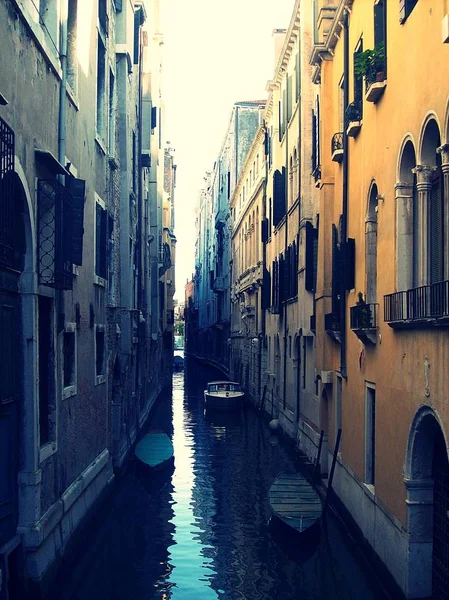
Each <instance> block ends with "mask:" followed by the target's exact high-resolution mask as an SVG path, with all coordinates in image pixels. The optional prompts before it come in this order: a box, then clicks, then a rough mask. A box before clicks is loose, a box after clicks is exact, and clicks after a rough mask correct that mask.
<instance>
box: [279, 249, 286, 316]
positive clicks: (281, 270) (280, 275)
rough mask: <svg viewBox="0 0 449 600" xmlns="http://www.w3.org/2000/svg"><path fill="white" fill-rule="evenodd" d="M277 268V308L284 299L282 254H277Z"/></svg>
mask: <svg viewBox="0 0 449 600" xmlns="http://www.w3.org/2000/svg"><path fill="white" fill-rule="evenodd" d="M278 270H279V310H280V307H281V304H282V302H284V300H286V298H285V288H284V286H285V260H284V256H283V255H282V254H281V255H280V256H279V261H278Z"/></svg>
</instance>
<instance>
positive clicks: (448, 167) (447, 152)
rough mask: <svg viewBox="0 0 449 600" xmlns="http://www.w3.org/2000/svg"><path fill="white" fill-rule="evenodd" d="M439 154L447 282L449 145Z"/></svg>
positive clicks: (444, 273)
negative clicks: (441, 172) (441, 175)
mask: <svg viewBox="0 0 449 600" xmlns="http://www.w3.org/2000/svg"><path fill="white" fill-rule="evenodd" d="M437 152H438V153H439V154H440V155H441V170H442V171H443V198H444V202H443V206H444V215H443V223H444V230H443V236H444V239H443V244H444V264H443V269H444V272H443V277H444V279H445V280H448V279H449V258H448V257H449V208H448V202H449V144H444V145H443V146H440V147H439V148H437Z"/></svg>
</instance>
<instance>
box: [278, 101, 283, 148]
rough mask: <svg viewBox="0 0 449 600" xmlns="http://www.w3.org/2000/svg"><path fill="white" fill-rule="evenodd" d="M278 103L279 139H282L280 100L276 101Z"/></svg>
mask: <svg viewBox="0 0 449 600" xmlns="http://www.w3.org/2000/svg"><path fill="white" fill-rule="evenodd" d="M278 105H279V141H281V140H282V102H281V101H279V102H278Z"/></svg>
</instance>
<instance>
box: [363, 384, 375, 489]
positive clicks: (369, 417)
mask: <svg viewBox="0 0 449 600" xmlns="http://www.w3.org/2000/svg"><path fill="white" fill-rule="evenodd" d="M375 472H376V388H375V386H374V384H372V383H367V384H366V388H365V483H366V484H368V485H372V486H374V481H375Z"/></svg>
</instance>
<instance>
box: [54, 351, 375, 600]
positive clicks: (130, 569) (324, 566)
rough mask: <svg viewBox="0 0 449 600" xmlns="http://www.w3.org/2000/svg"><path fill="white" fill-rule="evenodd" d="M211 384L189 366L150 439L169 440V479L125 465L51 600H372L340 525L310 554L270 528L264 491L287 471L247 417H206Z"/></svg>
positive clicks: (283, 458)
mask: <svg viewBox="0 0 449 600" xmlns="http://www.w3.org/2000/svg"><path fill="white" fill-rule="evenodd" d="M215 378H216V373H211V372H208V371H207V370H206V369H204V368H202V367H199V366H198V365H197V364H192V363H189V362H187V363H186V365H185V373H176V374H175V375H174V378H173V390H172V401H171V398H169V397H167V398H165V399H164V400H163V401H162V402H160V403H159V405H158V407H157V410H156V411H155V413H154V415H153V417H152V422H151V424H150V425H151V427H154V428H159V429H162V430H164V431H165V432H167V433H168V435H170V437H171V438H172V441H173V445H174V449H175V468H174V471H172V472H170V471H168V472H164V473H161V474H159V475H158V478H157V479H153V478H152V477H148V476H143V475H142V474H141V473H140V472H137V471H136V470H134V467H133V464H131V465H130V468H129V470H128V472H127V473H126V474H125V476H123V477H122V478H121V479H120V481H119V483H118V485H117V491H116V494H115V495H114V497H113V498H111V499H110V501H109V502H108V503H107V505H106V507H105V508H104V509H102V511H101V515H99V516H98V517H97V526H96V527H95V528H93V531H92V532H91V535H90V537H89V540H88V544H87V548H86V550H85V552H84V553H82V555H80V556H78V557H77V560H76V563H75V564H74V565H71V566H70V569H69V570H67V572H66V573H70V575H69V576H67V574H66V575H64V577H62V578H61V580H60V582H59V584H58V586H57V593H56V595H55V596H54V597H53V598H52V600H56V598H57V599H58V600H75V599H76V600H78V599H82V600H90V599H92V600H93V599H94V598H95V600H148V599H151V598H158V599H173V600H179V599H186V600H187V599H188V600H202V599H205V600H209V599H217V598H220V599H225V600H234V599H244V600H256V599H260V600H273V599H276V598H282V599H283V600H293V599H294V598H295V599H296V598H301V599H302V600H309V599H310V600H312V599H324V598H325V599H334V598H335V599H340V598H341V599H343V598H344V599H345V600H346V599H351V598H354V599H355V598H357V599H359V598H364V600H374V599H376V600H380V599H382V598H383V595H382V593H381V591H380V590H379V589H377V587H376V586H375V584H374V583H373V582H372V581H371V580H369V579H368V578H367V576H366V573H365V572H364V570H365V567H364V565H363V564H362V563H361V562H360V559H359V558H358V554H357V552H356V551H355V549H354V548H352V547H351V545H350V543H349V541H348V539H347V538H346V537H345V536H344V535H343V534H342V532H341V531H340V528H339V526H338V525H337V523H336V522H335V521H334V520H333V519H332V518H329V519H328V524H327V528H325V529H323V531H322V534H321V536H317V537H316V539H314V540H313V543H312V542H311V543H308V544H305V543H304V542H303V541H302V540H298V539H296V540H290V541H288V540H287V538H286V536H285V535H284V534H282V533H279V531H276V529H275V528H273V523H270V516H271V515H270V508H269V504H268V490H269V488H270V486H271V484H272V482H273V480H274V478H275V477H276V475H277V474H278V472H279V471H293V470H295V469H294V460H293V457H292V456H290V455H289V453H288V451H287V450H286V449H285V448H284V446H283V444H280V443H279V439H278V438H277V437H276V436H274V435H273V434H272V433H271V432H270V431H269V430H268V428H267V427H266V424H264V423H263V422H262V420H261V419H260V417H259V415H257V414H256V413H255V412H253V411H252V410H251V409H245V410H242V411H240V412H236V413H234V414H226V413H213V412H209V411H205V409H204V400H203V391H204V388H205V384H206V382H207V381H208V380H212V379H215Z"/></svg>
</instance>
